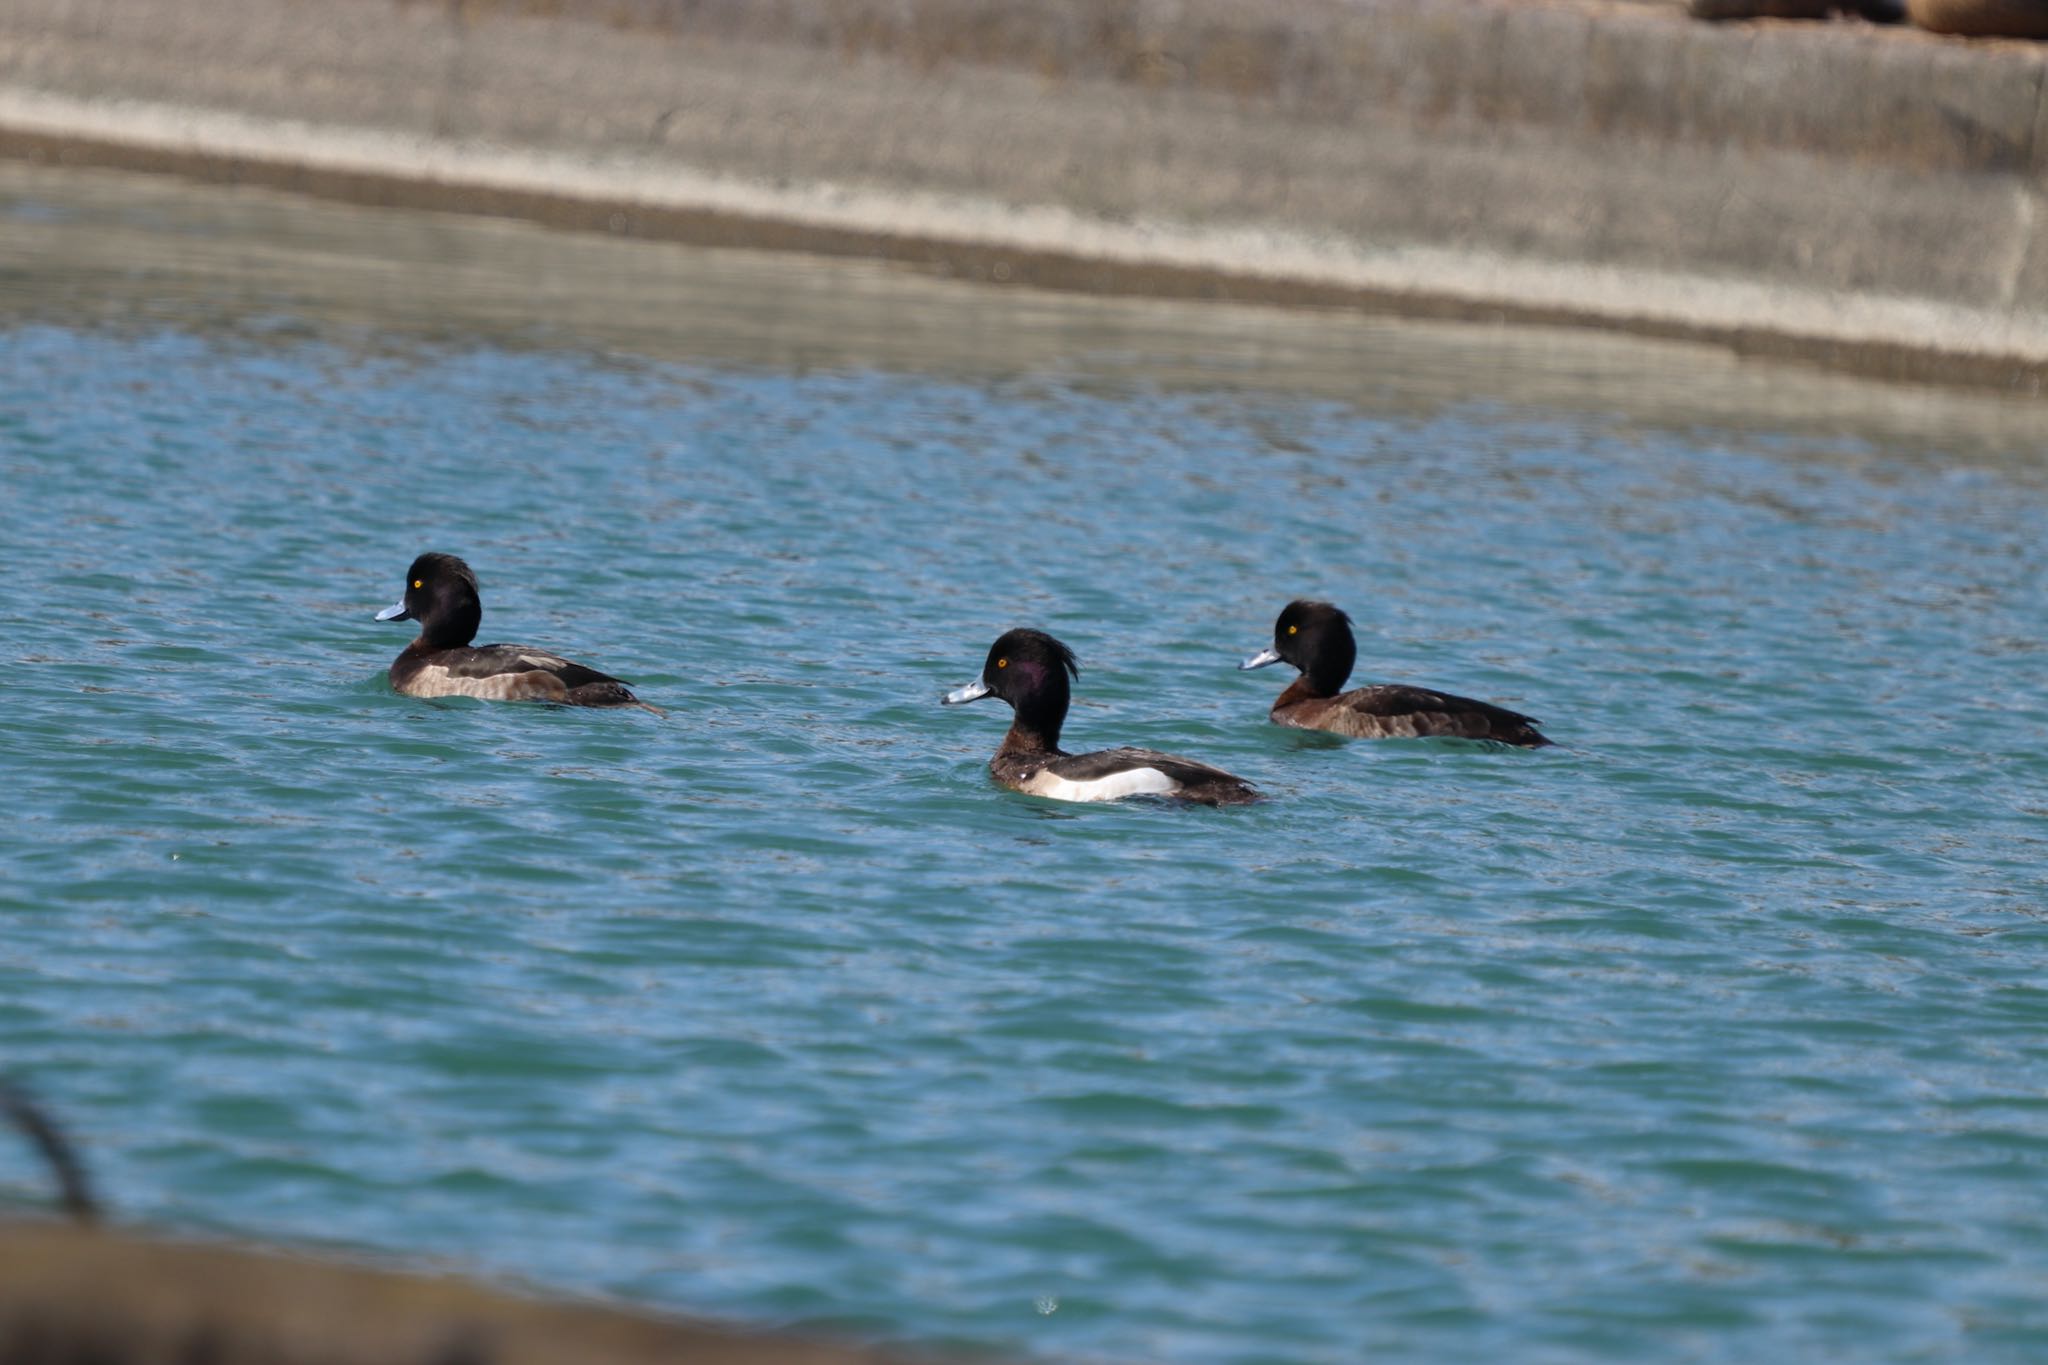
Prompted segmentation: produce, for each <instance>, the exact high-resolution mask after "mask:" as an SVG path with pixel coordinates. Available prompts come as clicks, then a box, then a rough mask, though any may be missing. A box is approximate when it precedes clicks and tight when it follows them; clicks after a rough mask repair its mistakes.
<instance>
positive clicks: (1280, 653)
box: [1238, 601, 1358, 697]
mask: <svg viewBox="0 0 2048 1365" xmlns="http://www.w3.org/2000/svg"><path fill="white" fill-rule="evenodd" d="M1357 659H1358V643H1357V641H1355V640H1354V639H1353V638H1352V636H1351V618H1350V617H1348V616H1346V615H1345V614H1344V613H1343V612H1341V611H1339V610H1338V609H1337V608H1335V607H1333V606H1331V605H1330V604H1329V603H1328V602H1306V601H1302V602H1289V603H1288V604H1287V607H1286V609H1285V610H1283V611H1282V612H1281V613H1280V619H1279V620H1277V621H1275V622H1274V623H1273V646H1272V648H1270V649H1262V650H1260V651H1259V652H1258V653H1257V654H1254V655H1252V657H1251V658H1249V659H1246V660H1245V661H1244V662H1243V663H1241V664H1239V665H1238V667H1239V668H1264V667H1265V666H1266V665H1267V664H1277V663H1290V664H1293V665H1294V666H1295V667H1296V668H1298V669H1300V670H1301V676H1302V679H1303V681H1304V682H1306V683H1307V685H1308V690H1309V694H1310V695H1311V696H1318V697H1334V696H1336V695H1337V693H1338V692H1340V691H1342V690H1343V687H1344V680H1345V679H1346V678H1348V677H1350V676H1351V665H1352V664H1353V663H1355V662H1357Z"/></svg>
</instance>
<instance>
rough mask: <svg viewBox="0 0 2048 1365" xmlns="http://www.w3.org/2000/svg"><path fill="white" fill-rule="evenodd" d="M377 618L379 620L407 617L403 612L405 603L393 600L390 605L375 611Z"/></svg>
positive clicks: (402, 619) (394, 619) (400, 619)
mask: <svg viewBox="0 0 2048 1365" xmlns="http://www.w3.org/2000/svg"><path fill="white" fill-rule="evenodd" d="M377 619H378V620H379V621H404V620H407V619H409V618H408V617H407V616H406V614H405V603H403V602H393V603H392V604H391V605H390V606H388V607H386V608H384V610H382V611H380V612H378V613H377Z"/></svg>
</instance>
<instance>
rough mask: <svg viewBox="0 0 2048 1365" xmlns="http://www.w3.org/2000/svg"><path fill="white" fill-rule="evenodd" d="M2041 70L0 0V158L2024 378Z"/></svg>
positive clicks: (1869, 49) (1982, 61)
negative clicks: (1586, 326)
mask: <svg viewBox="0 0 2048 1365" xmlns="http://www.w3.org/2000/svg"><path fill="white" fill-rule="evenodd" d="M2044 72H2048V53H2044V52H2043V51H2042V50H2041V49H2039V48H2037V47H2035V46H2032V45H2026V44H1996V43H1994V44H1969V43H1963V42H1958V41H1954V40H1943V39H1938V38H1933V37H1930V36H1928V35H1924V34H1916V33H1911V32H1905V31H1896V30H1881V29H1875V28H1867V27H1864V26H1860V25H1847V24H1831V25H1809V26H1798V25H1776V24H1772V25H1742V26H1710V25H1699V24H1693V23H1689V22H1687V21H1686V20H1685V19H1684V18H1683V17H1682V15H1680V14H1678V13H1677V12H1676V11H1675V10H1673V9H1671V8H1669V7H1651V6H1645V5H1642V4H1640V3H1593V2H1591V0H1555V2H1554V3H1546V2H1545V0H1521V2H1520V3H1516V2H1514V0H1270V2H1268V3H1261V4H1258V5H1248V4H1244V3H1242V0H1041V3H1034V4H1030V5H992V4H988V3H985V2H984V0H441V2H437V3H427V2H426V0H416V2H415V3H396V2H395V0H208V3H207V4H205V5H167V4H162V3H156V2H155V0H0V153H6V154H12V155H15V156H35V157H43V158H70V159H76V160H82V161H90V162H95V163H100V164H114V165H128V166H135V167H141V168H155V169H174V170H180V171H184V172H188V173H197V174H203V175H213V176H219V177H224V178H236V179H244V180H251V181H256V182H260V183H266V184H273V185H280V186H283V187H286V188H298V189H304V190H308V191H311V192H315V193H325V194H333V195H337V196H340V197H345V198H351V199H356V200H359V201H368V202H391V203H407V204H417V205H423V206H430V207H443V208H459V209H470V210H476V211H483V212H501V213H513V214H518V215H520V216H526V217H533V218H538V219H541V220H542V221H548V222H555V223H559V224H561V225H563V226H572V227H588V228H599V229H604V230H610V231H619V232H631V233H639V234H644V235H651V236H664V237H674V238H681V239H686V240H696V241H705V242H717V243H723V244H754V245H764V246H771V247H795V248H802V249H811V250H829V251H842V252H863V253H872V254H878V255H885V256H892V257H896V258H900V259H906V260H912V261H917V262H920V263H924V264H928V265H934V266H937V267H939V268H942V269H947V270H951V271H953V272H955V273H961V274H968V275H978V276H982V277H986V278H990V279H995V280H1002V281H1009V282H1017V283H1027V282H1029V283H1040V284H1047V285H1052V286H1056V287H1065V288H1094V289H1111V290H1127V291H1137V292H1152V293H1162V294H1180V295H1195V296H1219V297H1232V298H1246V299H1264V300H1273V301H1282V302H1317V303H1339V304H1354V305H1361V306H1369V307H1377V308H1396V309H1400V310H1403V311H1409V312H1417V313H1423V314H1428V315H1434V316H1462V317H1496V316H1498V317H1508V318H1521V319H1528V320H1532V321H1548V322H1556V321H1573V322H1587V323H1593V324H1599V325H1607V326H1616V327H1623V328H1628V329H1632V330H1637V331H1642V332H1648V333H1654V334H1659V335H1670V336H1683V337H1697V338H1703V339H1710V340H1717V341H1722V342H1726V343H1729V344H1733V345H1737V346H1741V347H1744V348H1746V349H1752V350H1759V351H1767V352H1775V353H1785V354H1796V355H1802V356H1807V357H1811V358H1815V359H1820V360H1825V361H1831V362H1833V363H1838V364H1843V365H1848V366H1852V367H1855V368H1859V369H1864V370H1870V371H1876V372H1881V373H1888V374H1894V375H1900V376H1907V377H1916V378H1949V379H1962V380H1968V381H1971V382H1979V383H1989V384H1997V385H2000V386H2004V387H2010V388H2018V389H2022V390H2031V391H2038V389H2039V387H2040V384H2041V382H2042V379H2043V378H2044V377H2048V225H2044V215H2043V213H2042V208H2043V202H2042V201H2043V191H2044V188H2048V98H2044V95H2048V87H2044Z"/></svg>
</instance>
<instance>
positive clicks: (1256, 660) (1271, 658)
mask: <svg viewBox="0 0 2048 1365" xmlns="http://www.w3.org/2000/svg"><path fill="white" fill-rule="evenodd" d="M1279 662H1280V651H1279V650H1277V649H1262V650H1260V651H1259V652H1258V653H1256V654H1254V655H1252V657H1251V658H1249V659H1246V660H1245V661H1244V662H1243V663H1241V664H1239V665H1238V666H1237V670H1238V672H1240V673H1242V672H1243V671H1244V670H1245V669H1247V668H1264V667H1265V666H1266V665H1267V664H1277V663H1279Z"/></svg>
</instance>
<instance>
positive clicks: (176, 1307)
mask: <svg viewBox="0 0 2048 1365" xmlns="http://www.w3.org/2000/svg"><path fill="white" fill-rule="evenodd" d="M892 1359H893V1360H898V1361H902V1360H905V1359H907V1357H903V1356H886V1355H884V1354H882V1353H880V1352H874V1351H866V1350H858V1349H854V1348H849V1347H838V1346H830V1345H821V1344H819V1343H817V1342H813V1341H802V1340H798V1339H796V1338H793V1337H786V1336H770V1335H766V1334H759V1335H750V1334H745V1333H740V1332H735V1331H730V1330H725V1329H720V1328H717V1327H712V1326H708V1325H703V1324H696V1323H687V1322H682V1321H679V1320H676V1319H672V1318H660V1317H655V1316H652V1315H645V1314H636V1313H629V1312H624V1311H621V1310H617V1309H610V1308H604V1307H599V1306H595V1305H590V1304H573V1303H562V1302H549V1301H545V1300H540V1299H529V1298H520V1297H517V1296H514V1295H510V1294H505V1293H501V1292H498V1291H494V1290H490V1289H486V1288H484V1287H482V1286H479V1285H476V1284H473V1283H471V1282H468V1281H465V1280H459V1279H454V1278H449V1277H441V1276H426V1275H401V1274H397V1273H394V1272H391V1271H386V1270H373V1269H369V1268H367V1267H363V1266H354V1265H347V1264H343V1263H339V1262H334V1261H321V1260H315V1259H312V1258H310V1257H306V1256H304V1255H286V1254H281V1253H271V1252H262V1251H258V1250H254V1249H249V1248H239V1247H230V1246H224V1245H213V1244H206V1243H194V1242H174V1241H168V1240H163V1239H158V1238H145V1237H140V1236H135V1235H131V1234H124V1233H119V1232H114V1231H110V1230H95V1229H89V1228H75V1227H60V1226H54V1225H42V1224H0V1360H6V1361H10V1362H19V1363H20V1365H76V1363H80V1362H88V1361H90V1362H96V1363H97V1365H167V1363H168V1362H174V1361H175V1362H197V1361H207V1362H212V1365H569V1363H570V1362H573V1365H655V1362H664V1363H672V1362H677V1361H694V1362H701V1363H702V1365H883V1362H885V1361H887V1360H892Z"/></svg>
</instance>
